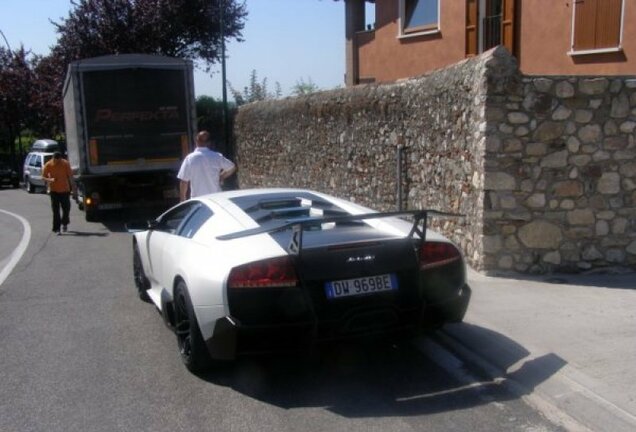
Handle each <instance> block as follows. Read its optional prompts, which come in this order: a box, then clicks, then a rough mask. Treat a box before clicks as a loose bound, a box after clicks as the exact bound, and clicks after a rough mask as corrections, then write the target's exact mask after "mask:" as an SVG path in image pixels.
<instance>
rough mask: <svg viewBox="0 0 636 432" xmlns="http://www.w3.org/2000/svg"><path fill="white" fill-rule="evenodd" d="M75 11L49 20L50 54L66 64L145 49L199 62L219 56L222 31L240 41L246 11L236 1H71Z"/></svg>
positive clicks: (151, 52) (150, 52)
mask: <svg viewBox="0 0 636 432" xmlns="http://www.w3.org/2000/svg"><path fill="white" fill-rule="evenodd" d="M71 4H72V5H73V6H74V9H73V10H71V12H70V13H69V16H68V17H67V18H65V19H63V20H62V21H61V22H59V23H53V24H54V25H55V27H56V31H57V33H58V34H59V38H58V41H57V45H56V50H55V54H56V55H61V56H62V57H63V58H64V59H65V60H66V63H68V62H70V61H73V60H78V59H82V58H88V57H95V56H100V55H106V54H125V53H144V54H161V55H167V56H171V57H179V58H186V59H191V60H202V61H203V63H205V65H206V66H207V67H208V68H209V66H211V65H212V64H214V63H215V62H217V61H219V60H220V58H221V27H220V17H221V4H223V5H224V9H223V16H224V20H223V22H224V26H223V34H224V35H225V38H226V39H232V38H234V39H236V40H239V41H241V40H242V35H241V30H242V29H243V26H244V21H245V17H246V15H247V11H246V8H245V3H244V2H240V1H238V0H225V1H223V2H221V1H220V0H72V1H71Z"/></svg>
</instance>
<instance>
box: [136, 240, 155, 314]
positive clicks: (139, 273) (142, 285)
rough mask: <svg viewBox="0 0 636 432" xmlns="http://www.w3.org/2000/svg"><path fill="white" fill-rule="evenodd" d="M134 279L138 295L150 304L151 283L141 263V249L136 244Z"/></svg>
mask: <svg viewBox="0 0 636 432" xmlns="http://www.w3.org/2000/svg"><path fill="white" fill-rule="evenodd" d="M133 277H134V280H135V287H136V288H137V295H138V296H139V299H140V300H141V301H144V302H146V303H150V302H151V300H150V297H149V296H148V292H147V290H148V289H149V288H150V281H149V280H148V278H147V277H146V273H145V272H144V267H143V264H142V263H141V255H139V247H138V246H137V244H136V243H135V244H134V245H133Z"/></svg>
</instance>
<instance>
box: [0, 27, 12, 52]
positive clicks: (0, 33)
mask: <svg viewBox="0 0 636 432" xmlns="http://www.w3.org/2000/svg"><path fill="white" fill-rule="evenodd" d="M0 35H2V39H4V43H6V44H7V48H9V51H11V45H9V41H8V40H7V38H6V36H5V35H4V33H2V30H0Z"/></svg>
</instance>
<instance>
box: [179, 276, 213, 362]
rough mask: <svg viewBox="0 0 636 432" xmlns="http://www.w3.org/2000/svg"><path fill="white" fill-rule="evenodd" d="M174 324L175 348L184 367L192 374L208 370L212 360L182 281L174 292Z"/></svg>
mask: <svg viewBox="0 0 636 432" xmlns="http://www.w3.org/2000/svg"><path fill="white" fill-rule="evenodd" d="M174 322H175V326H174V330H175V333H176V335H177V346H178V347H179V354H181V361H182V362H183V364H184V365H185V367H186V368H188V370H189V371H190V372H193V373H197V372H203V371H205V370H206V369H208V368H209V366H210V365H211V362H212V360H211V358H210V354H209V353H208V349H207V347H206V346H205V342H204V341H203V336H202V335H201V330H200V329H199V324H198V323H197V318H196V316H195V315H194V308H193V307H192V300H190V294H189V293H188V288H187V287H186V284H185V283H184V282H183V281H179V283H178V284H177V287H176V288H175V290H174Z"/></svg>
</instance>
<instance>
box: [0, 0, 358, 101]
mask: <svg viewBox="0 0 636 432" xmlns="http://www.w3.org/2000/svg"><path fill="white" fill-rule="evenodd" d="M246 5H247V10H248V16H247V20H246V23H245V28H244V29H243V38H244V42H240V43H239V42H235V41H233V40H232V41H230V42H229V43H228V44H227V47H226V54H227V66H226V67H227V78H228V81H229V82H230V83H231V84H232V87H234V88H235V89H237V90H239V91H241V90H242V89H243V87H245V86H246V85H247V84H248V83H249V78H250V74H251V72H252V70H256V73H257V76H258V78H259V81H261V80H262V79H263V78H267V82H268V89H269V90H270V91H272V92H273V91H274V90H275V83H276V82H278V83H280V85H281V88H282V91H283V95H284V96H287V95H289V94H290V93H291V91H292V89H293V87H294V85H296V84H297V83H298V82H300V81H301V80H304V81H305V82H308V81H311V82H313V83H314V84H315V85H316V86H318V88H320V89H331V88H335V87H338V86H344V73H345V38H344V2H343V1H339V2H335V1H333V0H247V1H246ZM70 9H71V2H70V0H0V31H2V33H4V35H5V37H6V39H7V42H8V43H9V45H10V46H11V48H12V49H16V48H18V47H19V46H20V45H21V44H22V45H23V46H24V47H25V48H26V49H29V50H31V51H32V52H33V53H35V54H40V55H46V54H48V53H49V51H50V47H51V46H53V45H54V44H55V42H56V36H57V35H56V33H55V30H54V26H53V25H52V24H51V23H50V21H49V20H50V19H52V20H54V21H60V18H64V17H67V16H68V12H69V11H70ZM0 43H2V44H4V40H3V39H2V37H1V36H0ZM195 93H196V94H197V96H201V95H208V96H212V97H214V98H218V99H220V97H221V94H222V84H221V67H220V65H218V66H217V65H215V66H214V67H213V68H212V70H211V75H210V74H207V73H205V72H204V71H203V70H198V71H196V72H195ZM228 98H229V99H230V100H231V99H232V97H231V93H230V91H229V89H228Z"/></svg>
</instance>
